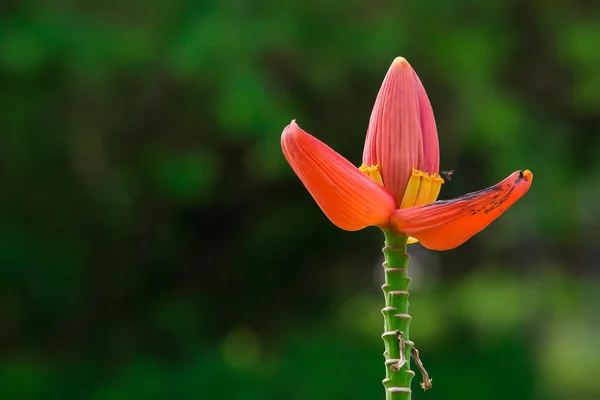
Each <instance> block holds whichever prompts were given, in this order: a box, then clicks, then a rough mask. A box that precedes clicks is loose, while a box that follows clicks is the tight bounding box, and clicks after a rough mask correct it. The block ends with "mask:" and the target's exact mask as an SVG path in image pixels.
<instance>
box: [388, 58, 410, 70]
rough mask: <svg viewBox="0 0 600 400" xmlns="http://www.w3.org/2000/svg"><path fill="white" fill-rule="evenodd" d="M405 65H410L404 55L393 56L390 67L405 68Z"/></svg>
mask: <svg viewBox="0 0 600 400" xmlns="http://www.w3.org/2000/svg"><path fill="white" fill-rule="evenodd" d="M405 67H410V64H409V63H408V61H406V58H404V57H396V58H394V61H393V62H392V68H405Z"/></svg>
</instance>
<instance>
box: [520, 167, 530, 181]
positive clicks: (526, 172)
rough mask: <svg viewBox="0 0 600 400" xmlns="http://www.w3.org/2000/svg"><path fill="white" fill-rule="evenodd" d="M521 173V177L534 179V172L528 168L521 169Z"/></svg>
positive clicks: (527, 179)
mask: <svg viewBox="0 0 600 400" xmlns="http://www.w3.org/2000/svg"><path fill="white" fill-rule="evenodd" d="M519 172H520V173H521V178H523V179H525V180H526V181H528V182H531V181H533V174H532V173H531V171H530V170H528V169H526V170H525V171H519Z"/></svg>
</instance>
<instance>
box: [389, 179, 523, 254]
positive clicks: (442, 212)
mask: <svg viewBox="0 0 600 400" xmlns="http://www.w3.org/2000/svg"><path fill="white" fill-rule="evenodd" d="M532 180H533V174H532V173H531V172H530V171H529V170H526V171H524V172H521V171H517V172H514V173H513V174H511V175H510V176H509V177H508V178H506V179H505V180H503V181H502V182H500V183H498V184H496V185H494V186H492V187H489V188H487V189H483V190H480V191H478V192H473V193H469V194H466V195H464V196H461V197H457V198H455V199H451V200H439V201H436V202H435V203H432V204H428V205H424V206H419V207H412V208H404V209H400V210H396V211H394V213H393V214H392V218H391V220H390V223H391V225H392V227H393V229H395V230H396V231H398V232H404V233H405V234H407V235H410V236H412V237H415V238H417V239H419V242H421V244H422V245H423V246H425V247H427V248H428V249H432V250H449V249H453V248H455V247H457V246H460V245H461V244H463V243H464V242H465V241H467V240H468V239H469V238H470V237H472V236H473V235H475V234H476V233H478V232H480V231H481V230H482V229H483V228H485V227H486V226H488V225H489V224H490V223H491V222H492V221H494V220H495V219H496V218H498V217H499V216H500V215H501V214H502V213H503V212H504V211H506V209H508V207H510V206H511V205H513V203H514V202H516V201H517V200H519V199H520V198H521V197H522V196H523V195H524V194H525V193H527V191H528V190H529V187H530V186H531V181H532Z"/></svg>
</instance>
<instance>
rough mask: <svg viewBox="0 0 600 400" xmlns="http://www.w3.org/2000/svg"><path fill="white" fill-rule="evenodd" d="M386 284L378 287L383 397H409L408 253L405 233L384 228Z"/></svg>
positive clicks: (389, 399) (403, 399)
mask: <svg viewBox="0 0 600 400" xmlns="http://www.w3.org/2000/svg"><path fill="white" fill-rule="evenodd" d="M383 233H384V235H385V247H384V248H383V254H384V256H385V261H384V262H383V269H384V272H385V283H384V284H383V286H382V287H381V289H382V290H383V294H384V296H385V307H384V308H383V309H382V310H381V313H382V314H383V320H384V332H383V335H382V338H383V342H384V344H385V352H384V353H383V355H384V356H385V379H384V380H383V386H384V387H385V391H386V397H385V398H386V400H410V398H411V390H410V383H411V381H412V378H413V376H415V373H414V372H413V371H411V370H410V357H411V350H412V348H413V346H414V343H413V342H411V341H410V336H409V326H410V320H411V317H410V315H409V314H408V285H409V283H410V278H409V277H408V276H407V275H406V269H407V267H408V260H409V258H410V257H409V256H408V255H407V254H406V241H407V240H408V236H406V235H398V234H395V233H393V232H391V231H390V230H387V229H384V230H383Z"/></svg>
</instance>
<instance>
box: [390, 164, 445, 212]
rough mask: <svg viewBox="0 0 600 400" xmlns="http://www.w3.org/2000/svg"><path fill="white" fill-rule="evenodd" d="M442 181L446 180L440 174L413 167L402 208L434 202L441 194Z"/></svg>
mask: <svg viewBox="0 0 600 400" xmlns="http://www.w3.org/2000/svg"><path fill="white" fill-rule="evenodd" d="M442 183H444V180H443V179H442V178H441V177H440V176H439V175H438V174H431V175H429V174H427V173H425V172H422V171H419V170H418V169H414V168H413V170H412V174H411V176H410V179H409V180H408V185H406V190H405V191H404V197H403V198H402V204H401V205H400V208H410V207H415V206H422V205H425V204H431V203H433V202H434V201H436V200H437V197H438V195H439V194H440V189H441V188H442Z"/></svg>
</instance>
